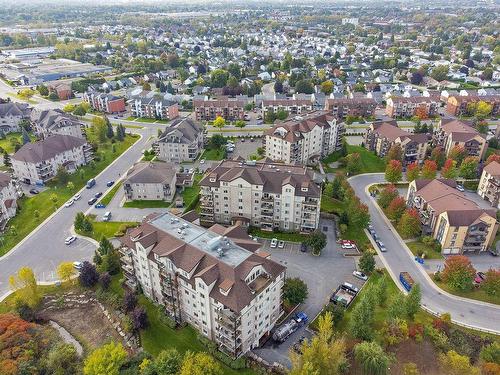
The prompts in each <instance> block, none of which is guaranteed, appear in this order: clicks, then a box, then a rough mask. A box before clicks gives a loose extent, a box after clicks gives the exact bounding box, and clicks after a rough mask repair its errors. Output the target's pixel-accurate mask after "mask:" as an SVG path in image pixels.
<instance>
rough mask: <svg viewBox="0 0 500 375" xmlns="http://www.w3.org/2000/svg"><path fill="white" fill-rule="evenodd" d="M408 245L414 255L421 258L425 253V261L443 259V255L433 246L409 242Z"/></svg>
mask: <svg viewBox="0 0 500 375" xmlns="http://www.w3.org/2000/svg"><path fill="white" fill-rule="evenodd" d="M406 245H407V246H408V248H409V249H410V250H411V252H412V253H413V255H417V256H421V255H422V254H424V253H425V257H424V259H443V256H442V255H441V253H438V252H437V251H436V250H434V249H433V248H432V247H431V246H428V245H426V244H424V243H422V242H420V241H412V242H407V243H406Z"/></svg>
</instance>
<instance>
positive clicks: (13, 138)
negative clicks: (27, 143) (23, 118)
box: [0, 133, 36, 154]
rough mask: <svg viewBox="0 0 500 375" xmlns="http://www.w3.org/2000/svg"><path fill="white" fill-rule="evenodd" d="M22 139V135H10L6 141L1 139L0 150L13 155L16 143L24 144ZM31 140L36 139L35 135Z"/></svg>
mask: <svg viewBox="0 0 500 375" xmlns="http://www.w3.org/2000/svg"><path fill="white" fill-rule="evenodd" d="M22 138H23V136H22V134H21V133H9V134H7V135H6V136H5V138H4V139H0V148H2V149H3V150H4V151H7V153H8V154H13V153H14V151H15V145H16V143H19V144H20V145H22V144H23V141H22ZM30 138H31V140H32V141H33V140H35V139H36V137H35V136H33V135H30Z"/></svg>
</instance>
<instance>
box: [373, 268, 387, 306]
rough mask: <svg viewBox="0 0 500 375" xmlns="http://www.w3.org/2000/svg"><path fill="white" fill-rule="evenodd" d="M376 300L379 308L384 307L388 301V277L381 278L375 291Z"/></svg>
mask: <svg viewBox="0 0 500 375" xmlns="http://www.w3.org/2000/svg"><path fill="white" fill-rule="evenodd" d="M373 292H374V295H375V297H376V298H375V299H376V301H377V302H378V305H379V306H384V305H385V303H386V301H387V277H386V276H385V275H384V276H382V277H381V278H380V280H379V282H378V283H377V285H375V288H374V290H373Z"/></svg>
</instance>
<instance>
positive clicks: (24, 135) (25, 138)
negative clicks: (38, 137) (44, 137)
mask: <svg viewBox="0 0 500 375" xmlns="http://www.w3.org/2000/svg"><path fill="white" fill-rule="evenodd" d="M22 135H23V145H25V144H26V143H30V142H31V138H30V136H29V134H28V132H27V131H26V129H25V128H22Z"/></svg>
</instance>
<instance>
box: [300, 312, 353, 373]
mask: <svg viewBox="0 0 500 375" xmlns="http://www.w3.org/2000/svg"><path fill="white" fill-rule="evenodd" d="M300 349H301V350H300V351H301V353H302V354H298V353H296V352H295V351H291V352H290V360H291V362H292V369H291V371H290V375H305V374H328V375H341V374H343V373H344V370H345V369H346V367H347V364H348V362H347V357H346V346H345V342H344V340H343V339H335V338H334V336H333V318H332V314H331V313H330V312H329V311H327V312H326V313H325V314H323V315H320V317H319V318H318V334H317V335H316V336H314V337H313V338H312V339H311V340H310V341H307V340H306V341H304V342H303V343H302V346H301V348H300Z"/></svg>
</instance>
